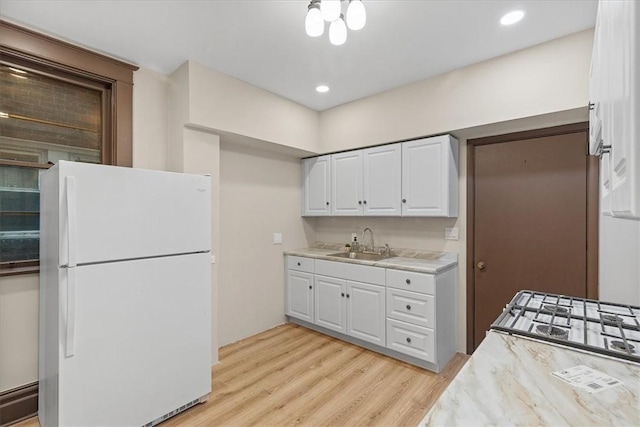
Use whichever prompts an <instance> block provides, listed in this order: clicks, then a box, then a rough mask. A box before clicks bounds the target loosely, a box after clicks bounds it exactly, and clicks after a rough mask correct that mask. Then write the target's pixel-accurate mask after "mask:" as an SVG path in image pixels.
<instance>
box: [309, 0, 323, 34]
mask: <svg viewBox="0 0 640 427" xmlns="http://www.w3.org/2000/svg"><path fill="white" fill-rule="evenodd" d="M304 29H305V31H306V32H307V35H308V36H310V37H319V36H321V35H322V33H324V20H323V19H322V14H321V13H320V9H318V7H317V6H315V7H312V8H310V9H309V11H308V12H307V17H306V18H305V20H304Z"/></svg>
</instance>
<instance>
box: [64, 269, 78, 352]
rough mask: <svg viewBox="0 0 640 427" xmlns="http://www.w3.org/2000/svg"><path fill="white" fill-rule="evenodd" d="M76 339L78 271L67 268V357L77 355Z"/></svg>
mask: <svg viewBox="0 0 640 427" xmlns="http://www.w3.org/2000/svg"><path fill="white" fill-rule="evenodd" d="M75 338H76V270H75V268H67V342H66V346H65V352H64V353H65V356H66V357H73V355H74V354H75V344H76V343H75V341H76V340H75Z"/></svg>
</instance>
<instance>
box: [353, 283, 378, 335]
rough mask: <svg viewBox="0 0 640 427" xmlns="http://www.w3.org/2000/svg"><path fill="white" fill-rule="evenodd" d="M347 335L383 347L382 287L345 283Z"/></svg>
mask: <svg viewBox="0 0 640 427" xmlns="http://www.w3.org/2000/svg"><path fill="white" fill-rule="evenodd" d="M346 299H347V335H350V336H352V337H355V338H359V339H361V340H363V341H367V342H370V343H373V344H378V345H381V346H384V345H385V316H384V312H385V310H384V306H385V304H384V286H378V285H371V284H368V283H360V282H352V281H347V295H346Z"/></svg>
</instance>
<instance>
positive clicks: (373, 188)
mask: <svg viewBox="0 0 640 427" xmlns="http://www.w3.org/2000/svg"><path fill="white" fill-rule="evenodd" d="M363 157H364V161H363V164H364V177H363V189H364V193H363V201H362V203H363V205H364V214H365V215H384V216H400V213H401V203H400V200H401V198H402V194H401V188H402V186H401V183H402V172H401V168H402V144H391V145H383V146H381V147H374V148H368V149H366V150H364V151H363Z"/></svg>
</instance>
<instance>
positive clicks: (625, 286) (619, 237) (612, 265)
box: [598, 215, 640, 306]
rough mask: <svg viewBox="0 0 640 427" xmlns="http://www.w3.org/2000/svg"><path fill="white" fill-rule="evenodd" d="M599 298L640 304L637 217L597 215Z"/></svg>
mask: <svg viewBox="0 0 640 427" xmlns="http://www.w3.org/2000/svg"><path fill="white" fill-rule="evenodd" d="M599 246H600V265H599V266H600V269H599V276H600V278H599V282H600V283H599V284H600V288H599V295H598V297H599V299H601V300H603V301H611V302H617V303H621V304H631V305H637V306H640V221H636V220H632V219H624V218H613V217H611V216H607V215H600V239H599Z"/></svg>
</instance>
